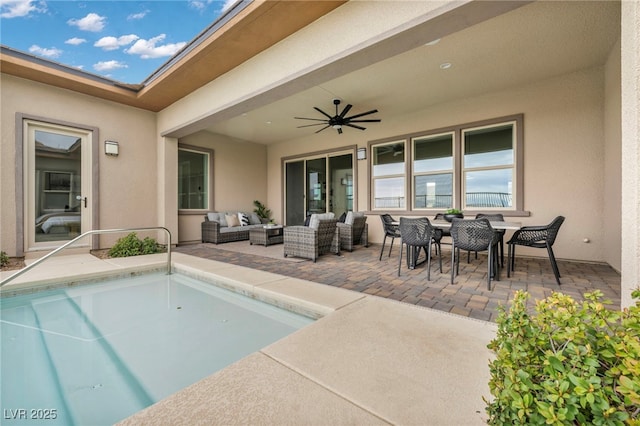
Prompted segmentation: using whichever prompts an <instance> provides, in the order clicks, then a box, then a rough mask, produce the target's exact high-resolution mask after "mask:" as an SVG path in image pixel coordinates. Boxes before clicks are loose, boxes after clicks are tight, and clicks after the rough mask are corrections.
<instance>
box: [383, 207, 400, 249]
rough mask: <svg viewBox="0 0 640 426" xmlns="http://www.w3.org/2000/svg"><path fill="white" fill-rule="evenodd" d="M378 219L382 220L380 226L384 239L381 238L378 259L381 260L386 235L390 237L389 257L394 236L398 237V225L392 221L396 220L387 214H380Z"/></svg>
mask: <svg viewBox="0 0 640 426" xmlns="http://www.w3.org/2000/svg"><path fill="white" fill-rule="evenodd" d="M380 220H382V228H383V230H384V239H383V240H382V248H381V249H380V259H378V260H382V252H384V245H385V243H386V242H387V237H391V246H390V247H389V257H391V250H393V241H394V240H395V239H396V238H400V225H398V224H397V223H395V224H394V223H393V222H395V221H396V220H395V219H394V218H393V217H391V215H389V214H381V215H380Z"/></svg>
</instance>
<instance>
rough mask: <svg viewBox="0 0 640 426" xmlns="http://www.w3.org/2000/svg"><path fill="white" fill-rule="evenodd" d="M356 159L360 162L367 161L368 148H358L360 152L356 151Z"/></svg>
mask: <svg viewBox="0 0 640 426" xmlns="http://www.w3.org/2000/svg"><path fill="white" fill-rule="evenodd" d="M356 154H357V156H356V158H357V159H358V160H366V159H367V148H358V151H356Z"/></svg>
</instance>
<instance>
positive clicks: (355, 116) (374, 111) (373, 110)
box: [345, 109, 378, 120]
mask: <svg viewBox="0 0 640 426" xmlns="http://www.w3.org/2000/svg"><path fill="white" fill-rule="evenodd" d="M376 112H378V110H377V109H372V110H371V111H367V112H362V113H360V114H356V115H352V116H351V117H347V118H345V120H351V119H352V118H358V117H362V116H363V115H369V114H373V113H376Z"/></svg>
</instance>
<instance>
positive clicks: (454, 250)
mask: <svg viewBox="0 0 640 426" xmlns="http://www.w3.org/2000/svg"><path fill="white" fill-rule="evenodd" d="M498 238H499V237H498V234H497V233H496V230H495V229H493V227H492V226H491V224H490V223H489V220H488V219H470V220H464V219H453V221H452V222H451V239H452V245H451V284H453V279H454V276H455V275H458V273H459V267H460V250H467V251H475V252H478V251H485V250H486V251H487V253H488V259H487V288H488V289H489V290H491V277H492V276H493V275H495V279H496V280H497V281H499V280H500V271H499V269H498V268H499V265H498V262H497V256H496V255H495V252H496V246H497V242H498ZM494 273H495V274H494Z"/></svg>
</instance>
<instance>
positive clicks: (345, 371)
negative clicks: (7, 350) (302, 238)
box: [0, 253, 497, 425]
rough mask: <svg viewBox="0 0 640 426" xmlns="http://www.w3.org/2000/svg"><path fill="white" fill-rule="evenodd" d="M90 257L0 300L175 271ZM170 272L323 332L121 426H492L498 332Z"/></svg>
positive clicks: (287, 289)
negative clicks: (302, 319)
mask: <svg viewBox="0 0 640 426" xmlns="http://www.w3.org/2000/svg"><path fill="white" fill-rule="evenodd" d="M86 256H91V255H77V256H76V257H75V258H72V257H73V256H61V257H60V259H59V261H58V263H57V264H56V263H55V259H56V258H54V259H52V260H51V262H52V263H51V265H49V267H48V268H47V271H40V273H41V275H37V274H36V275H34V276H31V275H30V274H32V273H33V274H35V272H36V270H35V269H34V270H33V271H30V272H28V273H26V274H24V275H23V276H21V277H18V278H17V279H16V280H15V282H12V283H9V284H7V285H6V286H5V287H4V288H3V290H2V293H3V294H5V295H7V294H12V293H14V294H15V293H16V292H30V291H34V289H43V288H50V286H52V285H53V284H52V283H53V282H58V283H61V282H64V283H65V284H64V285H77V284H80V283H86V282H94V281H95V282H99V281H100V280H104V279H106V278H107V277H114V276H115V277H122V276H127V275H137V274H140V273H143V272H150V271H156V270H157V271H160V270H164V268H165V267H166V255H164V256H163V255H148V256H138V257H136V258H122V259H97V258H95V257H94V256H91V257H92V258H88V257H86ZM172 266H173V269H174V271H176V272H178V273H181V274H184V275H187V276H191V277H193V278H197V279H199V280H202V281H205V282H209V283H211V284H213V285H217V286H220V287H222V288H226V289H228V290H232V291H235V292H238V293H241V294H244V295H246V296H249V297H252V298H256V299H259V300H262V301H265V302H268V303H271V304H274V305H276V306H280V307H283V308H285V309H288V310H292V311H294V312H297V313H301V314H303V315H306V316H309V317H312V318H316V319H318V320H317V321H316V322H315V323H313V324H311V325H309V326H307V327H304V328H303V329H301V330H298V331H296V332H295V333H293V334H292V335H290V336H288V337H285V338H284V339H281V340H279V341H277V342H275V343H273V344H271V345H269V346H267V347H266V348H263V349H261V350H260V351H258V352H256V353H254V354H252V355H250V356H248V357H246V358H243V359H242V360H240V361H238V362H236V363H234V364H232V365H231V366H229V367H227V368H225V369H223V370H221V371H218V372H217V373H215V374H213V375H211V376H209V377H207V378H205V379H203V380H201V381H199V382H197V383H194V384H193V385H191V386H189V387H187V388H185V389H183V390H181V391H179V392H177V393H175V394H174V395H171V396H169V397H168V398H165V399H163V400H162V401H159V402H157V403H156V404H154V405H152V406H150V407H147V408H146V409H144V410H142V411H140V412H138V413H136V414H134V415H133V416H131V417H129V418H127V419H124V420H122V421H121V422H120V423H119V424H121V425H133V424H140V423H148V424H157V423H162V424H165V423H166V424H193V423H194V422H195V423H203V422H204V423H207V424H210V423H211V424H247V423H252V424H282V423H296V424H328V423H331V424H353V423H356V424H424V423H425V422H426V423H429V424H486V414H485V411H484V408H485V406H486V404H485V403H484V402H483V397H484V398H489V395H490V394H489V388H488V381H489V367H488V362H489V360H490V359H491V358H492V354H491V353H490V351H489V350H488V349H487V347H486V345H487V344H488V343H489V341H490V340H491V339H492V338H493V337H494V336H495V333H496V330H497V326H496V325H495V324H493V323H489V322H484V321H480V320H475V319H471V318H467V317H463V316H458V315H455V314H450V313H445V312H441V311H436V310H433V309H429V308H425V307H420V306H415V305H408V304H404V303H401V302H397V301H394V300H389V299H384V298H380V297H377V296H371V295H366V294H363V293H358V292H354V291H350V290H346V289H340V288H335V287H331V286H327V285H323V284H318V283H314V282H312V281H308V280H302V279H297V278H290V277H285V276H281V275H278V274H273V273H270V272H264V271H259V270H254V269H251V268H247V267H242V266H237V265H231V264H227V263H223V262H218V261H214V260H208V259H202V258H198V257H194V256H189V255H186V254H182V253H175V254H173V256H172ZM36 269H44V267H40V268H36ZM70 271H73V274H70V273H69V272H70ZM8 275H10V274H7V273H6V272H5V273H3V274H2V275H0V278H2V279H4V278H6V276H8ZM30 277H31V278H30ZM58 285H59V284H58ZM48 286H49V287H48Z"/></svg>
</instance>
